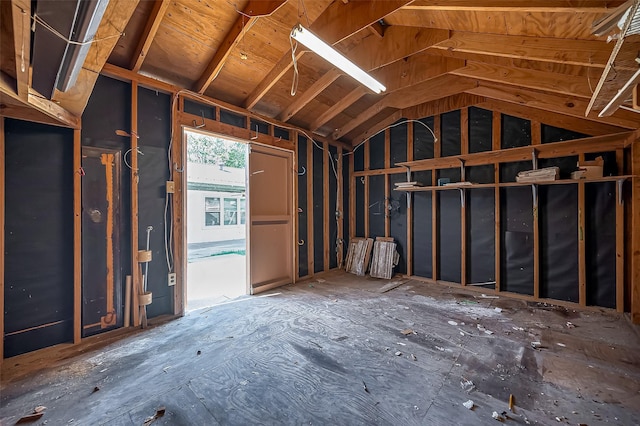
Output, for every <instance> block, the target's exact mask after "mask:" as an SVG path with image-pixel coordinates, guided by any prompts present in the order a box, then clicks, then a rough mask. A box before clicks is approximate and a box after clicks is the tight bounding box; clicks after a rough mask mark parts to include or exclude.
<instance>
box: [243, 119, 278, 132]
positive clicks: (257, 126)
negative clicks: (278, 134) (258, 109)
mask: <svg viewBox="0 0 640 426" xmlns="http://www.w3.org/2000/svg"><path fill="white" fill-rule="evenodd" d="M249 127H250V129H251V132H256V131H257V132H258V133H262V134H263V135H268V134H269V125H268V124H267V123H265V122H264V121H261V120H256V119H255V118H251V119H250V120H249ZM253 134H255V133H253ZM274 135H275V132H274Z"/></svg>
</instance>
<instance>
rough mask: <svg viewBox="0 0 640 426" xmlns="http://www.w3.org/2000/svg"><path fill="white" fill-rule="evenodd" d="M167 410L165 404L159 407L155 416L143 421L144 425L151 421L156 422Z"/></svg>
mask: <svg viewBox="0 0 640 426" xmlns="http://www.w3.org/2000/svg"><path fill="white" fill-rule="evenodd" d="M166 410H167V409H166V408H165V407H164V406H161V407H158V409H157V410H156V414H154V415H153V416H149V417H147V418H146V419H145V420H144V423H142V426H149V425H150V424H151V423H153V422H155V421H156V420H158V419H159V418H160V417H162V416H164V413H165V412H166Z"/></svg>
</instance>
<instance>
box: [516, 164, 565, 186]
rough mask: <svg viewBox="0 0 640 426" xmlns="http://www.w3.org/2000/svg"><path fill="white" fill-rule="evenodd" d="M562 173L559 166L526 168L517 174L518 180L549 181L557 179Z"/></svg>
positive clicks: (531, 181)
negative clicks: (536, 168) (535, 168)
mask: <svg viewBox="0 0 640 426" xmlns="http://www.w3.org/2000/svg"><path fill="white" fill-rule="evenodd" d="M559 175H560V168H558V167H545V168H544V169H538V170H526V171H523V172H520V173H518V175H517V176H516V182H530V183H535V182H547V181H550V180H557V179H558V176H559Z"/></svg>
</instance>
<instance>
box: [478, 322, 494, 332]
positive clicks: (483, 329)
mask: <svg viewBox="0 0 640 426" xmlns="http://www.w3.org/2000/svg"><path fill="white" fill-rule="evenodd" d="M476 327H477V328H478V330H479V331H482V332H483V333H484V334H493V331H491V330H487V329H486V328H484V326H483V325H482V324H476Z"/></svg>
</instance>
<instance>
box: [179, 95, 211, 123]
mask: <svg viewBox="0 0 640 426" xmlns="http://www.w3.org/2000/svg"><path fill="white" fill-rule="evenodd" d="M183 109H184V112H187V113H189V114H193V115H197V116H199V117H204V118H208V119H209V120H215V119H216V107H214V106H211V105H205V104H201V103H200V102H195V101H192V100H190V99H185V100H184V108H183ZM200 122H202V120H200Z"/></svg>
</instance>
